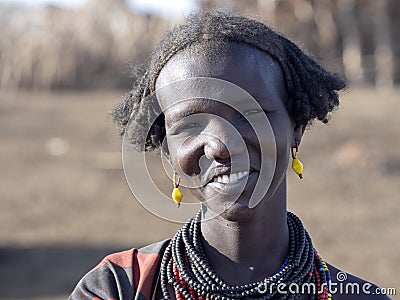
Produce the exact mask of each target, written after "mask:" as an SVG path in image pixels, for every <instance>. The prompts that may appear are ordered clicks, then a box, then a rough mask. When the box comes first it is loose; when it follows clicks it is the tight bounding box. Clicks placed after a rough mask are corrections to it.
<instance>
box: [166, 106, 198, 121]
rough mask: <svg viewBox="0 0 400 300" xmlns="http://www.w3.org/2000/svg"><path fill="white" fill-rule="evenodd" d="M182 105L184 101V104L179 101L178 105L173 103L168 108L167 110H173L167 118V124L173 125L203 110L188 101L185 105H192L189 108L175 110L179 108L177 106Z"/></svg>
mask: <svg viewBox="0 0 400 300" xmlns="http://www.w3.org/2000/svg"><path fill="white" fill-rule="evenodd" d="M180 105H183V102H182V104H181V103H178V104H177V105H176V106H175V105H173V106H171V107H170V108H168V109H167V110H169V111H171V114H169V118H167V117H166V118H165V123H166V125H168V126H171V125H172V124H173V123H176V122H178V121H180V120H182V119H183V118H186V117H188V116H190V115H194V114H197V113H201V112H202V111H201V110H200V109H199V108H196V107H194V106H193V105H192V106H190V105H187V103H186V104H184V105H186V106H190V107H189V108H188V109H185V110H179V111H175V110H176V109H177V107H179V106H180ZM164 115H165V113H164Z"/></svg>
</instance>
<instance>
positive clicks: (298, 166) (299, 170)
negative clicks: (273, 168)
mask: <svg viewBox="0 0 400 300" xmlns="http://www.w3.org/2000/svg"><path fill="white" fill-rule="evenodd" d="M291 150H292V158H293V162H292V169H293V171H294V172H295V173H296V174H297V175H299V177H300V179H303V164H302V163H301V161H300V160H299V159H298V158H297V157H298V155H299V142H298V141H297V140H296V147H292V149H291Z"/></svg>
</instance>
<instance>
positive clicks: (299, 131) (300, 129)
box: [292, 125, 306, 147]
mask: <svg viewBox="0 0 400 300" xmlns="http://www.w3.org/2000/svg"><path fill="white" fill-rule="evenodd" d="M305 130H306V126H305V125H296V126H295V127H294V129H293V140H292V147H296V141H297V142H298V143H299V145H300V144H301V139H302V137H303V134H304V131H305Z"/></svg>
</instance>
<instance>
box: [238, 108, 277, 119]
mask: <svg viewBox="0 0 400 300" xmlns="http://www.w3.org/2000/svg"><path fill="white" fill-rule="evenodd" d="M272 112H274V110H265V109H258V108H255V109H249V110H246V111H244V112H243V114H242V116H245V117H249V116H253V115H257V114H259V113H264V114H265V115H267V114H270V113H272Z"/></svg>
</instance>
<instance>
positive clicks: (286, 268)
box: [160, 212, 331, 300]
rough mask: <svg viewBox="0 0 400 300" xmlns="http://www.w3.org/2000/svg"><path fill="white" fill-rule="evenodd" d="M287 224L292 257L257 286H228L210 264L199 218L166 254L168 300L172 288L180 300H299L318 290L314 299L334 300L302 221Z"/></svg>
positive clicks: (163, 283)
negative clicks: (309, 290)
mask: <svg viewBox="0 0 400 300" xmlns="http://www.w3.org/2000/svg"><path fill="white" fill-rule="evenodd" d="M287 222H288V227H289V255H288V256H287V257H286V259H285V261H284V262H283V264H282V265H281V267H280V269H279V270H278V272H277V273H275V274H274V275H272V276H267V277H265V278H264V279H263V280H261V281H258V282H254V283H249V284H244V285H229V284H228V283H226V282H225V281H224V280H223V279H221V278H220V277H219V276H218V275H217V274H216V273H215V271H214V270H213V269H212V268H211V266H210V265H209V263H208V261H207V258H206V256H205V253H204V249H203V246H202V243H201V226H200V225H201V224H200V223H201V213H200V212H199V213H198V214H197V215H196V216H195V217H194V218H192V219H190V220H189V221H188V222H187V223H186V224H185V225H184V226H183V227H182V228H181V229H180V230H179V231H178V232H177V233H176V235H175V236H174V237H173V238H172V240H171V242H170V244H169V245H168V247H167V248H166V250H165V252H164V255H163V258H162V262H161V270H160V272H161V289H162V293H163V297H164V299H171V298H170V294H169V292H168V288H167V286H168V284H170V285H172V286H173V289H174V292H175V297H176V299H193V300H194V299H201V300H206V299H210V300H211V299H248V298H251V299H297V298H299V297H300V296H301V294H302V293H304V289H303V288H302V287H303V286H304V287H306V289H305V291H306V292H307V291H308V289H307V288H308V287H310V286H311V287H313V289H314V292H313V293H312V294H311V299H318V300H325V299H331V294H330V293H329V284H330V275H329V270H328V268H327V266H326V264H325V262H324V261H323V260H322V259H321V258H320V257H319V256H318V254H317V251H316V250H315V249H314V248H313V245H312V241H311V238H310V236H309V235H308V233H307V231H306V230H305V228H304V226H303V224H302V223H301V221H300V219H299V218H298V217H297V216H296V215H294V214H293V213H291V212H288V213H287ZM279 285H280V288H278V286H279ZM290 285H292V287H291V288H290ZM296 287H297V289H296ZM313 289H311V291H313ZM282 291H283V292H282Z"/></svg>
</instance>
